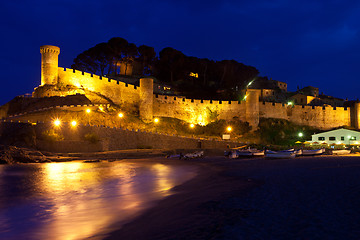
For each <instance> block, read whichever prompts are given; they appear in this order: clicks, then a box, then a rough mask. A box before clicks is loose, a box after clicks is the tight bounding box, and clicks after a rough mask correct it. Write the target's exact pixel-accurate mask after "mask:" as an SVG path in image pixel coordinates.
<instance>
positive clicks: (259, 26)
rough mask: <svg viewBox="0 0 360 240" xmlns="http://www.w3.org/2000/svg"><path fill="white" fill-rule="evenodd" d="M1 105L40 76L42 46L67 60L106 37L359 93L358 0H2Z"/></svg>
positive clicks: (337, 92)
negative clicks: (57, 49) (230, 61)
mask: <svg viewBox="0 0 360 240" xmlns="http://www.w3.org/2000/svg"><path fill="white" fill-rule="evenodd" d="M0 20H1V21H0V26H1V38H0V56H1V57H0V66H1V68H0V69H1V78H0V79H1V82H2V87H1V88H0V90H1V92H0V104H4V103H6V102H7V101H9V100H11V99H12V98H13V97H15V96H17V95H21V94H24V93H31V92H32V91H33V89H34V87H36V86H37V85H39V84H40V61H41V55H40V50H39V47H40V46H41V45H46V44H49V45H56V46H59V47H60V48H61V52H60V55H59V66H61V67H68V68H70V66H71V64H72V60H73V59H74V58H75V57H76V56H77V55H78V54H79V53H81V52H82V51H84V50H86V49H88V48H89V47H92V46H94V45H95V44H97V43H100V42H106V41H108V40H109V39H110V38H112V37H122V38H125V39H126V40H128V41H129V42H133V43H135V44H136V45H137V46H139V45H142V44H145V45H148V46H152V47H154V48H155V50H156V51H157V53H158V52H159V51H160V50H161V49H163V48H164V47H173V48H175V49H177V50H180V51H181V52H183V53H184V54H186V55H188V56H196V57H200V58H209V59H213V60H224V59H234V60H236V61H238V62H242V63H244V64H246V65H251V66H254V67H256V68H257V69H258V70H259V71H260V76H268V77H269V78H270V77H271V78H272V79H275V80H279V81H283V82H287V83H288V90H290V91H295V90H296V88H297V86H299V87H305V86H309V85H310V86H314V87H319V91H320V92H323V93H324V94H327V95H331V96H335V97H341V98H349V99H356V98H358V97H359V95H360V94H358V91H359V71H358V69H359V67H358V66H359V63H360V61H359V57H360V37H359V29H360V2H359V1H344V0H322V1H314V0H311V1H310V0H301V1H300V0H299V1H297V0H295V1H290V0H286V1H285V0H278V1H270V0H260V1H254V0H245V1H232V0H229V1H212V0H206V1H205V0H203V1H183V0H173V1H160V0H159V1H144V0H121V1H120V0H118V1H107V0H103V1H94V0H86V1H85V0H63V1H61V0H58V1H52V0H46V1H43V0H32V1H30V0H28V1H21V0H7V1H5V0H2V1H0Z"/></svg>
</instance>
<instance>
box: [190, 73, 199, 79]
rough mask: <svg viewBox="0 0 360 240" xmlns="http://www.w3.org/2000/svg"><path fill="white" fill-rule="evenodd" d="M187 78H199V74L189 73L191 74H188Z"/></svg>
mask: <svg viewBox="0 0 360 240" xmlns="http://www.w3.org/2000/svg"><path fill="white" fill-rule="evenodd" d="M189 76H190V77H194V78H199V74H198V73H193V72H191V73H190V74H189Z"/></svg>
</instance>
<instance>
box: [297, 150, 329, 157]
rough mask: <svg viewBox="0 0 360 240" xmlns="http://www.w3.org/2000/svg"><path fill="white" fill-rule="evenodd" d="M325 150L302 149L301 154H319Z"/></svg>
mask: <svg viewBox="0 0 360 240" xmlns="http://www.w3.org/2000/svg"><path fill="white" fill-rule="evenodd" d="M324 152H325V148H320V149H311V150H305V149H304V150H302V155H303V156H315V155H321V154H323V153H324Z"/></svg>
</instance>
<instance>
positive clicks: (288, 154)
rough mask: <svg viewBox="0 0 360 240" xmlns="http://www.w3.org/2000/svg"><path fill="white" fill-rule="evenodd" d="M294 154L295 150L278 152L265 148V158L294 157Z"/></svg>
mask: <svg viewBox="0 0 360 240" xmlns="http://www.w3.org/2000/svg"><path fill="white" fill-rule="evenodd" d="M295 156H296V153H295V151H289V150H285V151H278V152H275V151H271V150H267V151H266V152H265V157H266V158H295Z"/></svg>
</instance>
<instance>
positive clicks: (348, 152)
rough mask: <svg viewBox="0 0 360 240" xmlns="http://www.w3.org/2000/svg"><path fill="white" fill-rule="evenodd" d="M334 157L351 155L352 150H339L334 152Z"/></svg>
mask: <svg viewBox="0 0 360 240" xmlns="http://www.w3.org/2000/svg"><path fill="white" fill-rule="evenodd" d="M331 152H332V154H333V155H343V154H350V152H351V150H346V149H339V150H332V151H331Z"/></svg>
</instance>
